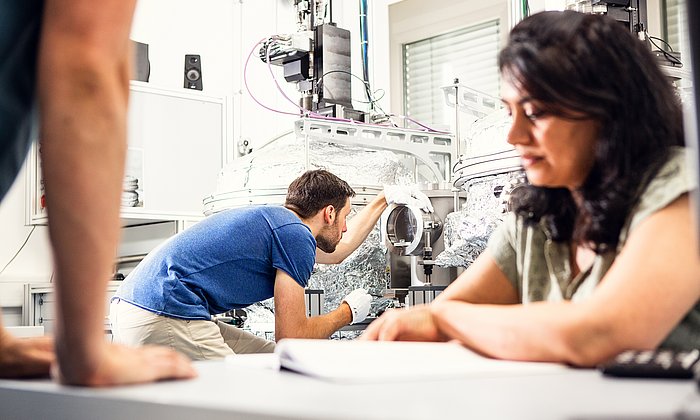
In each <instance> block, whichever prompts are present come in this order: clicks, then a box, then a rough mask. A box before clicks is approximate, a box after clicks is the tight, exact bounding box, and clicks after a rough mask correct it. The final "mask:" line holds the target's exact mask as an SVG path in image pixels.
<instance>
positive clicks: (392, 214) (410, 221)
mask: <svg viewBox="0 0 700 420" xmlns="http://www.w3.org/2000/svg"><path fill="white" fill-rule="evenodd" d="M380 223H381V225H380V230H381V234H382V238H383V239H384V242H385V244H386V246H387V248H389V251H390V252H391V253H393V254H397V255H416V256H419V255H421V254H422V252H423V247H425V246H426V245H432V244H433V243H435V241H437V239H438V238H439V237H440V234H441V233H442V221H441V220H440V218H439V217H438V216H437V215H436V214H435V213H425V212H424V211H423V210H421V209H420V208H418V207H416V206H409V205H404V204H391V205H390V206H389V207H387V209H386V210H384V213H383V214H382V217H381V222H380Z"/></svg>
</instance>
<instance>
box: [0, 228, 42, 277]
mask: <svg viewBox="0 0 700 420" xmlns="http://www.w3.org/2000/svg"><path fill="white" fill-rule="evenodd" d="M35 229H36V225H34V226H32V230H30V231H29V234H28V235H27V237H26V238H25V239H24V243H23V244H22V246H20V247H19V249H18V250H17V252H15V255H13V256H12V258H10V261H8V262H7V264H5V266H4V267H3V268H2V270H0V275H2V273H4V272H5V270H6V269H7V267H9V266H10V264H12V261H14V260H15V258H17V256H18V255H19V253H20V252H22V250H23V249H24V247H25V246H26V245H27V242H29V238H31V237H32V233H34V230H35Z"/></svg>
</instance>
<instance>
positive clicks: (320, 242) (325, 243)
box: [316, 235, 338, 254]
mask: <svg viewBox="0 0 700 420" xmlns="http://www.w3.org/2000/svg"><path fill="white" fill-rule="evenodd" d="M316 246H317V247H318V249H320V250H321V251H323V252H325V253H327V254H332V253H333V252H335V248H336V247H337V246H338V243H337V242H336V243H333V242H331V241H329V240H328V239H327V238H326V237H324V236H322V235H319V236H318V238H316Z"/></svg>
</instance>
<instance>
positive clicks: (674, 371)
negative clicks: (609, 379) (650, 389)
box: [600, 349, 700, 379]
mask: <svg viewBox="0 0 700 420" xmlns="http://www.w3.org/2000/svg"><path fill="white" fill-rule="evenodd" d="M698 360H700V350H698V349H694V350H688V351H674V350H664V349H658V350H630V351H626V352H623V353H620V354H619V355H617V356H616V357H615V358H614V359H613V360H611V361H610V362H608V363H606V364H604V365H602V366H600V370H601V371H602V372H603V374H604V375H609V376H619V377H627V378H657V379H692V378H693V377H694V375H695V368H696V365H697V363H698ZM698 367H700V365H698Z"/></svg>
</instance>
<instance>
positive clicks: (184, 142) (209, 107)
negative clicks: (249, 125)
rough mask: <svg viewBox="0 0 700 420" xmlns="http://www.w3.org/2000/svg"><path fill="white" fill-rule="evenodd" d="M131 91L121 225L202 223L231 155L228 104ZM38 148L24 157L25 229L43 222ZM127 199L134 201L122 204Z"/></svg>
mask: <svg viewBox="0 0 700 420" xmlns="http://www.w3.org/2000/svg"><path fill="white" fill-rule="evenodd" d="M130 90H131V95H130V103H129V120H128V151H127V161H126V170H125V172H126V173H125V182H124V189H125V195H123V197H122V198H123V199H122V212H121V213H122V219H123V220H124V224H125V225H133V224H140V223H147V222H153V221H159V220H198V219H201V218H202V217H203V206H202V199H203V198H204V197H205V196H208V195H210V194H211V192H212V191H213V190H214V189H215V186H216V179H217V175H218V173H219V171H220V170H221V168H222V167H223V166H224V164H225V163H226V156H228V152H229V150H230V145H228V140H227V139H228V135H227V131H228V118H227V115H228V114H229V110H228V109H227V103H228V101H227V100H226V98H223V97H221V98H219V97H211V96H206V95H203V94H201V92H198V91H188V90H184V89H181V90H171V89H162V88H157V87H152V86H149V84H148V83H143V82H135V81H132V82H131V88H130ZM39 149H40V148H39V146H38V144H36V143H35V145H34V146H33V148H32V150H31V152H30V156H29V171H28V174H29V175H28V189H29V194H27V200H28V203H27V208H28V209H29V211H28V223H29V224H46V222H47V218H46V207H45V204H46V203H45V201H44V198H43V197H44V186H43V179H42V176H41V169H40V164H39V159H40V152H39ZM127 184H129V185H130V187H128V188H127ZM133 193H136V195H134V194H133ZM126 194H130V197H134V196H137V197H138V198H137V200H132V202H131V203H130V204H128V205H125V204H124V202H125V200H124V197H125V196H126ZM95 199H96V200H99V199H100V197H95ZM76 211H78V212H79V211H80V209H76Z"/></svg>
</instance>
